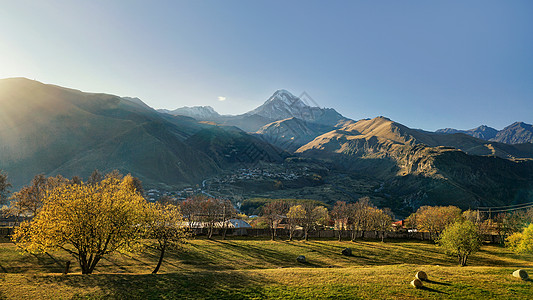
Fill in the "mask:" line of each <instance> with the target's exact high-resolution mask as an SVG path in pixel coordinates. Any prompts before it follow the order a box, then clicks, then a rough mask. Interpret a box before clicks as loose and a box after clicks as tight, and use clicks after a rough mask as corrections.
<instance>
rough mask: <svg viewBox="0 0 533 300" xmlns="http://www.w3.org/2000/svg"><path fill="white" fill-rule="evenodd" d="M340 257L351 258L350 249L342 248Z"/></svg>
mask: <svg viewBox="0 0 533 300" xmlns="http://www.w3.org/2000/svg"><path fill="white" fill-rule="evenodd" d="M342 255H346V256H352V248H344V249H343V250H342Z"/></svg>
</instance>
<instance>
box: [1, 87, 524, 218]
mask: <svg viewBox="0 0 533 300" xmlns="http://www.w3.org/2000/svg"><path fill="white" fill-rule="evenodd" d="M0 141H1V142H0V143H1V144H0V169H2V170H5V171H7V172H8V174H9V178H10V181H11V182H12V184H13V186H14V187H15V188H20V187H21V186H23V185H25V184H28V183H29V181H30V180H31V178H32V177H33V176H34V175H35V174H39V173H43V174H46V175H56V174H61V175H63V176H67V177H72V176H75V175H78V176H82V177H84V178H86V177H87V176H88V175H89V174H90V173H91V172H92V171H93V170H94V169H99V170H100V171H103V172H107V171H111V170H113V169H118V170H119V171H121V172H123V173H131V174H132V175H134V176H136V177H139V178H140V179H141V180H142V181H143V182H144V184H145V185H146V186H148V187H158V188H162V189H167V190H171V189H176V188H179V187H183V186H190V185H194V184H198V183H200V182H201V181H202V180H204V179H206V178H209V177H212V176H216V175H217V174H221V173H222V172H228V170H236V169H239V168H243V167H246V166H254V165H255V166H257V164H258V163H266V164H269V165H270V166H272V168H276V167H275V166H280V168H282V169H283V168H285V166H288V165H291V164H292V165H294V163H295V162H298V161H301V162H303V163H302V169H306V170H307V169H308V166H309V164H307V163H306V162H307V161H308V160H310V161H312V164H313V166H317V165H319V167H318V169H320V170H322V171H320V174H321V175H320V176H319V177H324V178H322V179H320V180H319V181H316V180H315V181H312V185H311V186H299V187H297V185H295V184H289V183H287V185H286V186H293V187H294V188H290V189H288V188H287V189H286V190H285V191H284V192H285V193H286V194H288V195H291V196H293V195H299V193H300V192H301V191H306V193H309V192H310V191H312V190H313V189H316V188H317V187H316V185H317V184H319V185H324V186H327V187H326V188H325V189H334V190H337V191H342V193H344V194H346V195H351V194H358V195H360V194H361V193H363V192H362V190H360V189H359V190H358V187H357V186H353V185H352V186H348V185H347V183H346V184H344V182H343V180H338V178H348V177H343V176H350V177H353V176H355V177H357V178H358V179H357V180H358V182H360V183H361V184H362V185H364V186H372V185H376V184H377V186H376V187H375V188H373V189H371V190H369V189H365V192H364V193H369V194H370V196H371V197H373V198H374V199H375V200H376V201H377V202H379V203H381V205H387V206H390V207H393V208H394V209H396V210H397V211H400V210H404V211H406V209H407V210H408V209H416V208H417V207H418V206H420V205H426V204H454V205H458V206H460V207H462V208H468V207H477V206H479V205H507V204H516V203H524V202H527V201H533V144H531V143H530V142H529V141H531V125H528V124H525V123H515V124H512V125H510V126H508V127H506V128H505V129H504V130H502V131H496V130H495V129H492V128H490V127H487V126H480V127H479V128H476V129H473V130H468V131H457V130H454V129H445V130H439V131H437V132H429V131H424V130H417V129H411V128H408V127H406V126H404V125H402V124H400V123H397V122H394V121H392V120H390V119H387V118H385V117H377V118H373V119H364V120H359V121H355V120H351V119H349V118H346V117H344V116H342V115H341V114H340V113H338V112H337V111H336V110H335V109H332V108H320V107H314V106H311V105H308V104H307V103H305V102H304V101H303V100H302V99H300V98H299V97H296V96H294V95H293V94H291V93H290V92H288V91H286V90H278V91H276V92H274V94H273V95H272V96H271V97H269V98H268V99H267V100H266V101H265V102H264V104H262V105H261V106H259V107H257V108H256V109H254V110H251V111H249V112H247V113H244V114H240V115H234V116H232V115H220V114H218V113H217V112H216V111H215V110H214V109H212V108H211V107H208V106H198V107H184V108H179V109H176V110H173V111H170V110H154V109H152V108H151V107H149V106H148V105H146V104H145V103H144V102H143V101H141V100H140V99H138V98H129V97H119V96H114V95H108V94H97V93H84V92H81V91H78V90H73V89H67V88H63V87H59V86H54V85H48V84H43V83H40V82H36V81H32V80H28V79H24V78H11V79H3V80H0ZM522 141H528V142H523V143H522ZM295 158H296V160H295ZM316 176H318V175H316ZM316 176H315V177H316ZM317 178H318V177H317ZM333 178H336V179H335V180H334V179H333ZM302 182H304V183H303V184H306V183H305V181H302ZM247 184H252V183H250V182H249V183H247ZM281 184H282V185H283V183H282V182H281ZM276 186H278V187H279V186H280V185H279V184H276ZM372 190H373V191H372ZM294 197H296V196H294ZM337 200H342V197H341V199H337ZM328 201H329V200H328ZM332 201H333V200H332Z"/></svg>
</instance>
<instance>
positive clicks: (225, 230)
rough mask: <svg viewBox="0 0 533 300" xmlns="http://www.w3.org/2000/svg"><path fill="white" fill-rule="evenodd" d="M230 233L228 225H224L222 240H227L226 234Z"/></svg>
mask: <svg viewBox="0 0 533 300" xmlns="http://www.w3.org/2000/svg"><path fill="white" fill-rule="evenodd" d="M227 231H228V225H227V224H224V230H223V231H222V239H223V240H225V239H226V233H227Z"/></svg>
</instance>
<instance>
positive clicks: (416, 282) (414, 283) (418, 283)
mask: <svg viewBox="0 0 533 300" xmlns="http://www.w3.org/2000/svg"><path fill="white" fill-rule="evenodd" d="M411 285H412V286H414V287H415V289H419V288H421V287H423V286H424V285H423V284H422V281H420V279H414V280H413V281H411Z"/></svg>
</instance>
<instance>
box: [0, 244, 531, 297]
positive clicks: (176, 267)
mask: <svg viewBox="0 0 533 300" xmlns="http://www.w3.org/2000/svg"><path fill="white" fill-rule="evenodd" d="M345 247H350V248H352V250H353V256H350V257H347V256H343V255H341V254H340V253H341V251H342V249H344V248H345ZM298 255H305V256H306V258H307V263H304V264H302V263H298V262H297V261H296V257H297V256H298ZM157 258H158V253H157V252H156V251H154V250H153V249H146V251H143V252H142V253H137V254H114V255H111V256H109V257H107V258H106V259H104V260H102V261H101V262H100V263H99V265H98V266H97V268H96V270H95V274H92V275H81V274H80V269H79V267H78V266H77V262H76V261H74V260H73V259H72V258H71V257H69V256H68V255H66V254H64V253H61V252H56V253H50V254H38V255H33V254H27V253H26V254H22V253H21V252H19V251H18V249H17V248H16V247H15V245H14V244H12V243H10V242H9V241H7V240H3V241H2V243H0V299H4V298H5V299H21V298H22V299H25V298H32V299H36V298H37V299H39V298H49V299H72V298H75V299H76V298H88V299H101V298H106V299H107V298H111V299H136V298H141V299H146V298H147V299H161V298H163V299H175V298H200V299H265V298H284V299H285V298H286V299H302V298H303V299H316V298H319V299H320V298H322V299H325V298H330V299H369V298H374V299H449V298H452V299H453V298H455V299H479V298H482V297H483V298H487V299H492V298H497V299H525V298H528V297H533V286H532V284H533V282H531V281H522V280H519V279H517V278H514V277H512V276H511V273H512V272H513V271H514V270H515V269H517V268H523V269H526V270H527V271H529V273H530V274H531V273H533V256H531V255H516V254H513V253H512V252H510V251H509V250H507V249H505V248H502V247H500V246H496V245H486V246H484V247H483V248H482V250H481V251H480V252H478V253H476V254H475V255H473V256H472V257H471V259H470V260H469V263H468V266H467V267H459V266H458V265H457V263H456V261H455V259H454V258H453V257H449V256H447V255H445V254H444V253H443V252H442V251H441V250H440V249H439V248H437V247H436V246H435V245H434V244H432V243H431V242H420V241H386V242H385V243H381V242H380V241H357V242H348V241H346V242H338V241H333V240H312V241H309V242H304V241H293V242H289V241H284V240H280V241H275V242H272V241H269V240H265V239H243V238H232V239H229V240H225V241H223V240H219V239H215V240H206V239H202V238H200V239H193V240H190V242H189V243H188V244H187V245H185V246H184V247H183V249H182V250H180V251H178V252H174V253H171V252H169V253H168V255H167V256H166V259H165V261H164V263H163V265H162V267H161V270H160V274H157V275H152V274H150V273H151V271H152V270H153V268H154V267H155V265H156V263H157ZM67 260H71V261H72V267H71V273H70V274H69V275H62V274H61V273H62V272H63V269H64V264H65V262H66V261H67ZM418 270H423V271H425V272H427V273H428V275H429V279H430V280H431V281H430V282H427V283H425V288H424V289H419V290H416V289H414V288H412V287H411V286H410V285H409V282H410V281H411V280H412V279H413V278H414V274H415V273H416V271H418Z"/></svg>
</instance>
